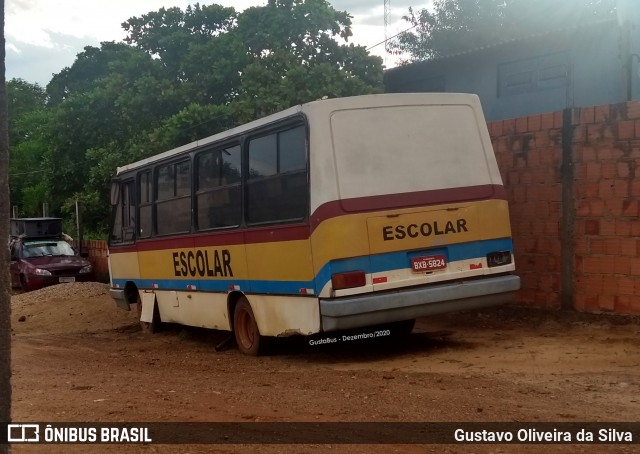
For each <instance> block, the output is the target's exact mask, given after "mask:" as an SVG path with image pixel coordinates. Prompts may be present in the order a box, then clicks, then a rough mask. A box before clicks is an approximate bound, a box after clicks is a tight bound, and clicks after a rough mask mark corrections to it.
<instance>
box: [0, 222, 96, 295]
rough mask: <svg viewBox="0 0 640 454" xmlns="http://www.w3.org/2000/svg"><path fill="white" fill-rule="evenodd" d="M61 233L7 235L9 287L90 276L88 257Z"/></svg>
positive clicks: (29, 287)
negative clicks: (78, 252) (9, 260)
mask: <svg viewBox="0 0 640 454" xmlns="http://www.w3.org/2000/svg"><path fill="white" fill-rule="evenodd" d="M12 221H14V220H13V219H12ZM27 221H34V222H35V219H28V220H27ZM62 235H63V234H62V233H60V234H58V235H50V234H49V233H44V234H43V233H40V234H35V235H34V234H32V235H31V236H27V235H24V234H23V235H21V236H14V237H12V238H11V239H10V241H9V248H10V255H11V262H10V265H9V269H10V273H11V286H12V287H21V288H22V290H24V291H25V292H26V291H31V290H37V289H39V288H42V287H46V286H49V285H55V284H60V283H65V282H86V281H91V280H94V273H93V268H92V267H91V263H90V262H89V260H87V259H86V258H84V257H81V256H80V255H78V254H77V253H76V251H75V250H74V249H73V248H72V247H71V245H70V244H69V243H67V242H66V241H65V240H64V238H63V236H62Z"/></svg>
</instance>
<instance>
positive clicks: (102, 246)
mask: <svg viewBox="0 0 640 454" xmlns="http://www.w3.org/2000/svg"><path fill="white" fill-rule="evenodd" d="M72 243H73V247H75V248H76V249H78V241H77V240H75V241H73V242H72ZM79 249H80V250H81V251H82V252H86V253H88V254H89V257H88V259H89V261H90V262H91V265H92V266H93V271H94V273H95V276H96V280H98V281H100V282H109V263H108V262H107V242H106V241H103V240H84V241H82V248H79Z"/></svg>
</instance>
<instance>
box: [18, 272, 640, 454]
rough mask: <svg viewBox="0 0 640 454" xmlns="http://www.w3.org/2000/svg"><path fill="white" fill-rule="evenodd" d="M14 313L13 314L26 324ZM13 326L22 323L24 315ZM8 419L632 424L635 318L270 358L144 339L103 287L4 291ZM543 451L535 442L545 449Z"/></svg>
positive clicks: (506, 328)
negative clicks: (8, 319)
mask: <svg viewBox="0 0 640 454" xmlns="http://www.w3.org/2000/svg"><path fill="white" fill-rule="evenodd" d="M21 317H22V318H21ZM21 319H22V320H23V321H19V320H21ZM12 325H13V329H12V331H13V337H12V340H13V344H12V352H13V418H14V421H21V422H22V421H74V422H98V421H125V422H126V421H129V422H134V421H146V422H151V421H179V422H193V421H239V422H248V421H249V422H250V421H274V422H278V421H299V422H305V421H311V422H316V421H385V422H402V421H409V422H429V421H432V422H435V421H444V422H447V421H453V422H456V421H475V422H486V421H512V422H513V421H515V422H521V421H534V422H544V421H552V422H579V421H600V422H606V421H621V422H627V421H638V420H639V417H640V397H639V396H640V392H639V391H640V367H639V366H640V343H639V342H638V338H639V334H640V322H638V320H637V319H633V318H623V317H614V316H594V315H591V316H587V315H584V314H576V313H552V312H544V311H538V310H533V309H526V308H511V307H506V308H499V309H495V310H490V311H483V312H470V313H464V314H455V315H448V316H441V317H434V318H429V319H421V320H419V321H418V323H417V325H416V329H415V330H414V332H413V334H412V335H411V336H410V337H409V338H408V339H405V340H395V341H394V340H393V339H383V340H381V341H377V340H362V341H353V342H347V343H341V344H338V345H323V346H311V345H309V342H308V341H309V339H308V338H299V339H294V340H291V339H290V340H283V341H279V342H277V343H276V344H275V345H274V348H273V352H272V354H271V355H269V356H265V357H259V358H252V357H245V356H242V355H241V354H239V353H238V351H237V350H236V349H235V348H233V346H231V347H230V348H228V349H224V350H222V351H216V350H215V349H214V346H215V345H217V344H219V343H220V342H221V341H223V340H224V339H226V337H227V336H228V335H227V334H226V333H222V332H215V331H204V330H196V329H187V328H182V327H176V326H168V327H165V329H164V330H163V331H162V332H160V333H157V334H153V335H152V334H148V333H145V332H142V331H140V330H139V329H138V327H137V322H136V320H135V318H134V313H133V312H125V311H122V310H120V309H117V308H116V307H115V304H114V303H113V301H112V300H111V299H110V298H109V296H108V294H107V287H106V286H105V285H102V284H97V283H85V284H83V283H76V284H66V285H60V286H55V287H51V288H49V289H43V290H39V291H37V292H32V293H28V294H22V295H16V296H14V297H13V298H12ZM541 448H542V449H541ZM587 449H588V450H590V451H592V452H635V448H634V447H633V446H623V445H599V446H590V447H585V446H583V445H582V446H581V445H563V446H548V445H545V446H540V445H517V446H515V445H481V446H471V445H464V446H452V445H382V446H375V445H271V446H258V445H207V446H204V445H200V446H195V445H189V446H188V445H155V444H149V445H135V446H123V445H101V446H91V447H88V446H79V445H56V446H51V445H48V446H44V445H40V446H27V445H14V446H13V448H12V450H13V452H16V453H21V452H78V453H80V452H112V451H113V452H193V453H199V452H223V453H230V452H247V453H249V452H269V453H276V452H285V453H298V452H318V453H319V452H327V451H334V452H357V453H360V452H362V453H366V452H380V453H382V452H407V453H424V452H455V453H458V452H460V453H467V452H487V453H489V452H493V453H497V452H532V453H533V452H541V451H544V452H584V451H585V450H587Z"/></svg>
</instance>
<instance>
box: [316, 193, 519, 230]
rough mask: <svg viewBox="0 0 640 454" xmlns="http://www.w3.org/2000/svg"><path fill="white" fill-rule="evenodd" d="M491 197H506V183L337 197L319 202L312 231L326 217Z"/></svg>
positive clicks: (471, 200) (500, 198)
mask: <svg viewBox="0 0 640 454" xmlns="http://www.w3.org/2000/svg"><path fill="white" fill-rule="evenodd" d="M488 199H499V200H507V191H506V190H505V189H504V187H503V186H500V185H491V184H487V185H481V186H469V187H465V188H452V189H436V190H432V191H420V192H406V193H401V194H388V195H376V196H369V197H357V198H353V199H343V200H334V201H331V202H328V203H325V204H324V205H321V206H319V207H318V209H317V210H316V211H314V213H313V215H312V216H311V231H313V230H315V229H316V227H318V225H320V224H321V223H322V222H323V221H326V220H327V219H331V218H334V217H338V216H344V215H348V214H351V213H362V212H367V211H381V210H390V209H403V208H411V207H418V206H420V207H423V206H430V205H442V204H445V203H461V202H474V201H479V200H488Z"/></svg>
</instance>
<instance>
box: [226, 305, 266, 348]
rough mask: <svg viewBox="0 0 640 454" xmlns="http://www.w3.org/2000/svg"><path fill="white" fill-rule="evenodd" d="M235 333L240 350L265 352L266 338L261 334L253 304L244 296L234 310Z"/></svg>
mask: <svg viewBox="0 0 640 454" xmlns="http://www.w3.org/2000/svg"><path fill="white" fill-rule="evenodd" d="M233 333H234V335H235V338H236V344H238V350H240V351H241V352H242V353H244V354H245V355H250V356H258V355H260V354H261V353H263V350H264V345H265V339H264V337H263V336H261V335H260V331H259V330H258V324H257V323H256V319H255V317H254V316H253V311H252V310H251V305H250V304H249V301H247V299H246V298H244V297H242V298H241V299H240V301H238V304H237V305H236V308H235V310H234V312H233Z"/></svg>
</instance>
